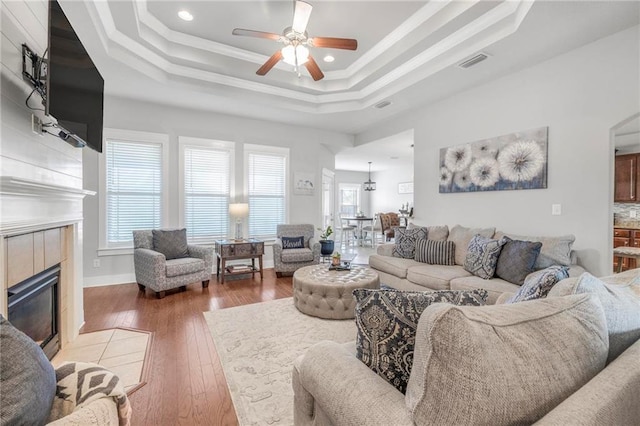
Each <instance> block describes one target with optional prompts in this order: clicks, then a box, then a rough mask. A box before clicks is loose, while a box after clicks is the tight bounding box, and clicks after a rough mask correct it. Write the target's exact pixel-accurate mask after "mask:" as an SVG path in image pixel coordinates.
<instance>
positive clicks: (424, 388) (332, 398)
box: [293, 269, 640, 426]
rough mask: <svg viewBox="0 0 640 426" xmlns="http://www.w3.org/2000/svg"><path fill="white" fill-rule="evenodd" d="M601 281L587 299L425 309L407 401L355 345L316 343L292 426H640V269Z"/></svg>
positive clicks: (562, 293)
mask: <svg viewBox="0 0 640 426" xmlns="http://www.w3.org/2000/svg"><path fill="white" fill-rule="evenodd" d="M587 275H588V274H584V276H587ZM580 279H582V277H581V278H580ZM571 280H574V281H571ZM601 280H603V281H605V282H606V283H607V285H602V287H601V289H599V290H597V291H595V292H589V293H587V294H585V293H584V292H582V293H581V292H580V291H573V290H572V289H573V288H574V284H575V278H569V279H566V280H563V281H562V282H561V283H558V284H556V288H558V287H560V288H558V290H559V291H558V292H555V293H557V295H555V296H554V295H553V294H554V291H553V290H552V293H550V295H549V297H547V298H546V299H541V300H534V301H530V302H521V303H515V304H511V305H500V304H498V305H491V306H485V307H456V306H449V305H447V304H435V305H432V306H430V307H428V308H427V309H426V310H425V311H424V313H423V314H422V316H421V317H420V321H419V324H418V329H417V334H416V338H415V353H414V356H413V368H412V370H411V376H410V379H409V383H408V386H407V392H406V395H403V394H402V393H401V392H400V391H399V390H397V389H396V388H395V387H394V386H392V385H391V384H389V382H387V381H386V380H385V379H383V378H382V377H380V376H379V375H378V374H376V373H375V372H373V371H372V370H370V369H369V368H368V367H367V366H366V365H365V364H364V363H363V362H361V361H360V360H358V359H357V358H356V356H355V353H356V352H355V343H348V344H337V343H334V342H321V343H318V344H317V345H315V346H313V347H311V348H310V349H309V351H308V352H307V353H306V354H305V355H303V356H302V357H300V358H299V359H297V360H296V362H295V364H294V369H293V388H294V392H295V398H294V419H295V422H294V423H295V424H296V425H299V426H301V425H314V426H321V425H364V424H366V425H372V426H375V425H397V426H400V425H429V424H438V425H446V424H495V425H500V424H532V423H535V424H537V425H558V426H559V425H563V426H564V425H581V426H598V425H605V424H606V425H634V424H635V425H637V424H640V404H638V394H640V363H639V362H638V360H639V359H640V340H638V337H640V316H635V315H634V312H636V311H637V312H638V315H640V269H638V270H633V271H629V272H628V273H624V274H618V275H616V276H612V277H605V278H602V279H601ZM563 283H566V284H567V285H561V284H563ZM614 285H615V286H616V287H618V288H620V289H622V290H623V291H620V290H617V289H616V291H612V287H613V286H614ZM554 290H555V289H554ZM598 291H600V293H598ZM603 292H604V293H605V294H602V293H603ZM611 294H617V295H616V296H615V297H617V298H618V299H616V301H614V302H613V303H612V301H611V299H610V298H609V296H608V295H611ZM621 295H622V297H621ZM628 296H630V297H628ZM608 298H609V300H605V299H608ZM620 300H623V302H622V303H620ZM616 304H617V306H616ZM622 305H625V306H624V307H622ZM451 313H453V314H457V316H456V315H450V314H451ZM443 319H444V320H445V321H443ZM523 319H525V320H524V321H523ZM459 323H466V324H470V325H469V326H468V327H466V328H464V327H463V328H458V326H457V324H459ZM452 330H453V331H454V332H452ZM455 336H461V337H460V338H459V339H457V340H456V339H455V338H453V337H455ZM439 342H440V343H439ZM444 343H446V344H444ZM443 344H444V345H443ZM456 345H457V346H456ZM496 348H498V350H496ZM460 349H462V350H460ZM619 353H620V355H618V354H619ZM607 357H608V358H609V359H607ZM469 366H471V368H472V369H473V368H475V373H471V374H470V373H469V369H468V367H469ZM485 367H488V368H485ZM472 371H473V370H472ZM483 375H484V376H483ZM479 376H480V377H479ZM552 395H554V396H552ZM545 398H546V400H545ZM492 401H499V403H497V404H495V405H494V406H491V405H492ZM500 401H507V402H504V403H502V404H501V403H500ZM496 406H497V408H496ZM487 416H489V417H487Z"/></svg>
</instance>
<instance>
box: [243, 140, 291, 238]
mask: <svg viewBox="0 0 640 426" xmlns="http://www.w3.org/2000/svg"><path fill="white" fill-rule="evenodd" d="M247 160H248V161H247V162H248V170H247V173H248V177H247V181H248V196H249V235H250V236H251V237H254V238H260V239H268V238H275V236H276V225H278V224H282V223H285V222H286V211H285V206H286V200H285V197H286V179H287V177H286V175H287V170H286V164H287V157H286V156H285V155H283V154H269V153H253V152H249V153H248V156H247Z"/></svg>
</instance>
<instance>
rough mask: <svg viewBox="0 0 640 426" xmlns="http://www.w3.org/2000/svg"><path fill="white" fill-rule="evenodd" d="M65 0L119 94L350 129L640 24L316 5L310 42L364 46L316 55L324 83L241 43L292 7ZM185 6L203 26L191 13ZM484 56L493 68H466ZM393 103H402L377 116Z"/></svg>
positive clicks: (562, 6)
mask: <svg viewBox="0 0 640 426" xmlns="http://www.w3.org/2000/svg"><path fill="white" fill-rule="evenodd" d="M59 2H60V3H61V5H62V7H63V9H64V11H65V13H66V14H67V15H68V17H69V19H70V21H71V22H72V24H73V26H74V28H75V29H76V31H77V32H78V34H79V35H80V37H81V39H82V41H83V43H84V44H85V47H86V48H87V50H88V51H89V53H90V54H91V55H92V57H93V58H94V61H95V62H96V64H97V65H98V68H99V69H100V71H101V73H102V74H103V76H104V78H105V85H106V91H107V93H108V94H114V95H117V96H125V97H132V98H137V99H142V100H147V101H152V102H159V103H167V104H174V105H178V106H182V107H190V108H199V109H208V110H212V111H219V112H224V113H231V114H238V115H244V116H249V117H253V118H261V119H267V120H275V121H282V122H287V123H290V124H296V125H303V126H311V127H317V128H324V129H329V130H335V131H341V132H346V133H356V132H358V131H361V130H363V129H364V128H366V127H367V126H369V125H371V124H372V123H375V122H378V121H380V120H381V119H385V118H389V117H392V116H394V115H396V114H400V113H402V112H404V111H407V110H409V109H412V108H415V107H418V106H420V105H423V104H425V103H428V102H433V101H435V100H438V99H441V98H443V97H445V96H448V95H451V94H453V93H456V92H457V91H460V90H464V89H466V88H469V87H472V86H473V85H475V84H480V83H482V82H486V81H488V80H490V79H491V78H496V77H499V76H500V75H504V74H506V73H508V72H512V71H514V70H516V69H520V68H523V67H526V66H530V65H533V64H535V63H537V62H538V61H540V60H544V59H547V58H550V57H552V56H555V55H557V54H559V53H562V52H564V51H567V50H570V49H572V48H575V47H577V46H580V45H582V44H585V43H588V42H590V41H593V40H595V39H597V38H600V37H603V36H605V35H608V34H612V33H614V32H617V31H620V30H622V29H625V28H628V27H630V26H632V25H635V24H637V23H638V16H639V15H640V13H639V12H638V10H639V9H638V8H639V6H638V2H576V1H569V2H560V1H557V2H535V3H534V2H531V1H519V0H514V1H472V0H467V1H445V0H439V1H406V2H405V1H371V2H370V1H366V2H365V1H313V0H310V2H311V3H312V5H313V11H312V13H311V18H310V21H309V25H308V27H307V31H308V33H309V36H310V37H313V36H324V37H326V36H328V37H345V38H356V39H358V44H359V46H358V50H357V51H355V52H352V51H342V50H335V49H319V48H311V54H312V55H313V56H314V58H315V59H316V61H317V62H318V64H319V65H320V68H321V69H322V70H323V72H324V74H325V78H324V79H323V80H321V81H318V82H314V81H313V80H312V79H311V78H310V77H309V75H308V73H307V72H306V70H304V69H303V70H302V73H301V76H300V77H298V76H297V75H296V74H295V73H294V72H293V67H292V66H290V65H287V64H284V63H283V62H280V63H279V64H278V65H276V67H275V68H274V69H273V70H271V72H270V73H269V74H267V75H266V76H264V77H261V76H257V75H256V74H255V72H256V70H257V69H258V68H259V67H260V66H261V65H262V63H264V62H265V61H266V60H267V59H268V57H269V56H271V54H273V53H274V52H275V51H276V50H277V49H279V48H281V47H282V45H281V44H279V43H277V42H275V41H272V40H266V39H256V38H249V37H238V36H233V35H231V31H232V30H233V28H236V27H238V28H248V29H255V30H261V31H267V32H273V33H281V32H282V30H283V29H284V28H285V27H287V26H290V25H291V19H292V14H293V2H292V1H208V2H203V1H189V0H185V1H147V0H119V1H109V2H94V1H88V0H82V1H75V0H59ZM182 9H186V10H188V11H189V12H190V13H191V14H192V15H193V16H194V19H193V21H190V22H185V21H182V20H181V19H179V18H178V16H177V13H178V11H180V10H182ZM480 51H483V52H486V53H487V54H488V55H489V59H488V60H486V61H484V62H482V63H480V64H479V65H477V66H476V67H472V68H469V69H467V70H463V69H460V68H458V67H456V64H458V63H459V62H461V61H463V60H465V59H467V58H469V57H471V56H473V55H475V54H476V53H478V52H480ZM325 54H331V55H333V56H334V57H335V61H334V62H332V63H327V62H324V61H323V60H322V58H323V57H324V55H325ZM383 100H389V101H391V105H390V106H388V107H387V108H384V109H380V110H377V109H374V108H373V106H374V105H375V104H377V103H378V102H380V101H383Z"/></svg>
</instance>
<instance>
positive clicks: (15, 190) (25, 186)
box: [0, 176, 96, 198]
mask: <svg viewBox="0 0 640 426" xmlns="http://www.w3.org/2000/svg"><path fill="white" fill-rule="evenodd" d="M0 194H3V195H17V196H27V197H34V196H35V197H72V198H84V197H85V196H87V195H96V192H95V191H89V190H87V189H79V188H72V187H70V186H63V185H52V184H49V183H42V182H38V181H35V180H30V179H23V178H19V177H15V176H1V177H0Z"/></svg>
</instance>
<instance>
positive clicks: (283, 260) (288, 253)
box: [273, 224, 320, 277]
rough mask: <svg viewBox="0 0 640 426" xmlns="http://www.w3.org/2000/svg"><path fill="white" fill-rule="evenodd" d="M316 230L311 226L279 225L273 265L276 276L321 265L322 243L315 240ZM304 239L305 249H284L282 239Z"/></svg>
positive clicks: (274, 246) (274, 244) (274, 245)
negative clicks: (305, 267) (304, 267)
mask: <svg viewBox="0 0 640 426" xmlns="http://www.w3.org/2000/svg"><path fill="white" fill-rule="evenodd" d="M314 234H315V231H314V228H313V225H310V224H302V225H278V227H277V228H276V236H277V239H276V241H275V242H274V243H273V264H274V269H275V271H276V276H278V277H281V276H282V275H283V274H292V273H293V272H295V271H296V270H297V269H298V268H302V267H303V266H309V265H316V264H318V263H320V242H318V241H316V240H315V238H314ZM300 236H302V237H304V248H295V249H286V250H283V249H282V239H281V238H282V237H300Z"/></svg>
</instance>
